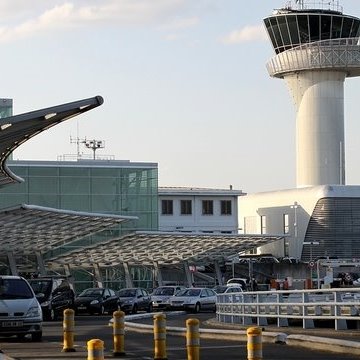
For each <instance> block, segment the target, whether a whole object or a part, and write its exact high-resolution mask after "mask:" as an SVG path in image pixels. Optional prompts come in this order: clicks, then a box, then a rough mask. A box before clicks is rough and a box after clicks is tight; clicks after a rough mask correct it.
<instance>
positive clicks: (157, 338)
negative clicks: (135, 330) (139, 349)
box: [154, 313, 167, 360]
mask: <svg viewBox="0 0 360 360" xmlns="http://www.w3.org/2000/svg"><path fill="white" fill-rule="evenodd" d="M166 359H167V356H166V315H165V314H163V313H161V314H156V315H154V360H166Z"/></svg>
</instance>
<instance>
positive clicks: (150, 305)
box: [147, 304, 153, 313]
mask: <svg viewBox="0 0 360 360" xmlns="http://www.w3.org/2000/svg"><path fill="white" fill-rule="evenodd" d="M147 312H148V313H151V312H153V306H152V304H149V306H148V308H147Z"/></svg>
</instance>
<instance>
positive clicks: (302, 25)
mask: <svg viewBox="0 0 360 360" xmlns="http://www.w3.org/2000/svg"><path fill="white" fill-rule="evenodd" d="M298 24H299V34H300V42H301V43H302V44H304V43H308V42H309V22H308V17H307V15H299V16H298Z"/></svg>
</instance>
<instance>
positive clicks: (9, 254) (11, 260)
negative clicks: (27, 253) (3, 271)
mask: <svg viewBox="0 0 360 360" xmlns="http://www.w3.org/2000/svg"><path fill="white" fill-rule="evenodd" d="M6 255H7V258H8V261H9V267H10V272H11V275H18V271H17V268H16V261H15V257H14V254H13V252H12V251H7V252H6Z"/></svg>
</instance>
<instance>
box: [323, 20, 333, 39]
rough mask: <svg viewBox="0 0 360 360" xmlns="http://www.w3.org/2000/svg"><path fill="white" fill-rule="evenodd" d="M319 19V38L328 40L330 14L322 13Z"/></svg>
mask: <svg viewBox="0 0 360 360" xmlns="http://www.w3.org/2000/svg"><path fill="white" fill-rule="evenodd" d="M320 19H321V40H329V39H330V38H331V20H332V17H331V16H326V15H323V16H321V17H320Z"/></svg>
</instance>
